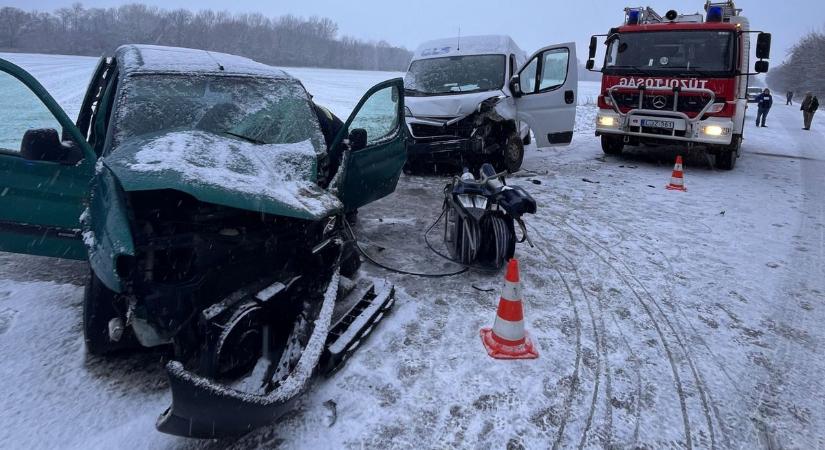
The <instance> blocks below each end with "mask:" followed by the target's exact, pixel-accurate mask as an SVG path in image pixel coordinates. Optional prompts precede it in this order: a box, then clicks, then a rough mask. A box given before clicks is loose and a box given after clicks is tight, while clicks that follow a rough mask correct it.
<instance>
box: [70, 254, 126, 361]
mask: <svg viewBox="0 0 825 450" xmlns="http://www.w3.org/2000/svg"><path fill="white" fill-rule="evenodd" d="M90 272H91V275H90V277H89V278H90V279H89V282H88V283H86V288H85V290H84V291H83V340H84V341H85V342H86V351H87V352H89V354H92V355H105V354H107V353H111V352H113V351H116V350H121V349H124V348H129V347H134V346H135V345H136V342H135V338H134V336H133V335H132V333H131V330H129V329H124V330H123V335H122V337H121V338H120V340H119V341H118V342H113V341H112V340H111V339H109V321H110V320H112V319H114V318H115V317H118V316H121V317H122V315H121V314H118V311H117V309H116V308H115V302H117V301H119V300H120V299H119V298H118V295H117V293H115V292H113V291H111V290H109V288H107V287H106V285H104V284H103V282H102V281H100V279H99V278H98V277H97V276H96V275H95V273H94V271H92V270H90ZM124 307H125V305H124ZM123 326H124V327H126V325H125V323H124V325H123Z"/></svg>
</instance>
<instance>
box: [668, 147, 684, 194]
mask: <svg viewBox="0 0 825 450" xmlns="http://www.w3.org/2000/svg"><path fill="white" fill-rule="evenodd" d="M665 187H666V188H667V189H669V190H671V191H682V192H686V191H687V188H686V187H685V173H684V171H683V169H682V155H679V156H677V157H676V164H674V165H673V175H671V176H670V184H668V185H667V186H665Z"/></svg>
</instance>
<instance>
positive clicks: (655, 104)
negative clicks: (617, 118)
mask: <svg viewBox="0 0 825 450" xmlns="http://www.w3.org/2000/svg"><path fill="white" fill-rule="evenodd" d="M639 95H640V94H639V93H638V92H616V93H614V94H613V98H615V99H616V104H617V105H618V106H619V108H620V109H621V110H622V112H627V111H629V110H631V109H637V108H639ZM674 98H675V96H674V95H672V94H644V99H643V101H642V108H643V109H650V110H654V111H656V110H660V111H673V99H674ZM710 101H711V97H710V95H703V94H700V95H696V94H690V95H688V94H682V95H679V100H678V102H679V103H678V105H676V111H678V112H682V113H685V114H687V115H688V116H690V117H694V116H695V115H696V114H698V113H699V112H700V111H701V110H702V108H704V107H705V105H707V104H708V102H710Z"/></svg>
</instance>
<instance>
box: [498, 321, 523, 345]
mask: <svg viewBox="0 0 825 450" xmlns="http://www.w3.org/2000/svg"><path fill="white" fill-rule="evenodd" d="M493 333H495V334H496V336H498V337H500V338H502V339H507V340H508V341H518V340H520V339H524V321H523V320H519V321H518V322H511V321H509V320H504V319H502V318H501V317H496V323H495V324H493Z"/></svg>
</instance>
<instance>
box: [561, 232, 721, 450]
mask: <svg viewBox="0 0 825 450" xmlns="http://www.w3.org/2000/svg"><path fill="white" fill-rule="evenodd" d="M563 222H564V224H565V225H566V226H567V227H568V228H570V230H571V231H573V232H574V233H576V234H579V236H580V237H582V238H584V239H587V240H590V241H591V242H592V243H593V244H594V245H595V246H597V247H599V248H601V249H602V250H604V251H605V252H607V254H608V255H610V256H612V257H613V258H615V259H616V260H618V261H619V263H620V264H621V265H622V266H623V267H624V268H625V269H626V270H627V274H626V275H627V276H628V277H629V278H631V279H632V280H633V281H635V282H636V284H638V286H639V287H640V288H641V290H642V291H643V292H644V294H645V295H646V296H647V297H648V299H650V302H651V304H652V305H653V306H654V307H655V308H656V310H657V311H658V312H659V314H660V315H661V316H662V318H663V319H664V322H665V325H666V326H667V328H668V329H669V330H670V332H671V334H672V335H673V337H674V338H675V340H676V344H677V345H678V347H679V349H680V350H681V353H682V354H683V356H684V358H685V361H687V363H688V367H689V369H690V373H691V375H692V377H693V381H694V383H695V385H696V390H697V392H698V393H699V399H700V402H701V405H702V413H703V415H704V416H705V422H706V425H707V427H708V432H709V434H710V445H711V448H712V449H713V448H716V433H715V429H714V426H713V417H711V414H713V416H715V418H716V421H717V422H718V423H719V426H720V428H722V431H723V434H724V435H725V436H726V433H724V425H722V423H723V421H722V420H721V416H720V415H719V414H718V408H716V407H715V404H713V402H712V398H711V396H710V394H709V393H708V392H707V388H706V383H705V381H704V377H703V376H702V374H701V373H700V371H699V370H698V368H697V367H696V364H695V362H694V361H693V357H692V356H691V352H690V348H689V347H690V345H688V344H686V338H685V336H684V334H685V333H684V329H683V328H682V326H681V324H680V323H679V321H678V320H676V318H675V317H673V320H671V316H670V315H669V314H667V313H666V312H665V311H664V309H663V308H662V306H661V305H660V303H659V302H658V301H656V299H655V298H654V296H653V295H652V294H651V293H650V291H649V290H648V289H647V286H646V285H645V284H644V283H642V281H641V280H640V279H639V278H638V277H637V276H636V275H634V273H633V270H632V269H631V268H630V267H629V266H628V265H627V263H626V262H625V261H624V259H622V258H621V257H620V256H619V255H617V254H616V253H614V252H613V251H612V250H610V249H609V248H606V247H605V246H604V245H602V244H601V243H599V242H598V241H597V240H595V239H592V238H588V237H586V233H585V232H583V231H582V230H580V229H578V228H577V227H574V226H573V225H571V224H570V223H569V222H568V221H567V220H566V219H565V220H564V221H563ZM580 242H581V240H580ZM639 247H640V248H642V249H643V250H645V251H648V253H649V250H648V249H647V248H645V247H644V245H639ZM600 257H601V255H600ZM671 268H672V267H671ZM614 270H616V268H614ZM617 273H619V272H618V271H617ZM673 275H674V274H673V272H672V271H671V276H673ZM620 276H621V274H620ZM622 278H624V276H622ZM667 282H668V286H670V285H669V283H670V282H671V281H670V278H669V279H668V280H667ZM628 286H629V287H630V284H628ZM631 289H632V288H631ZM634 294H636V293H635V292H634ZM669 294H670V295H669V300H670V303H671V304H673V305H676V304H677V303H676V302H675V301H674V299H673V297H672V289H670V290H669ZM673 322H676V323H677V325H678V328H679V330H678V331H677V329H676V328H677V327H676V326H674V325H673ZM663 344H665V343H664V342H663ZM666 351H667V352H668V353H670V351H668V349H667V348H666ZM669 356H671V355H669ZM677 372H678V371H677ZM683 395H685V394H684V392H683ZM690 446H691V442H690V438H689V439H688V448H690Z"/></svg>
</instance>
